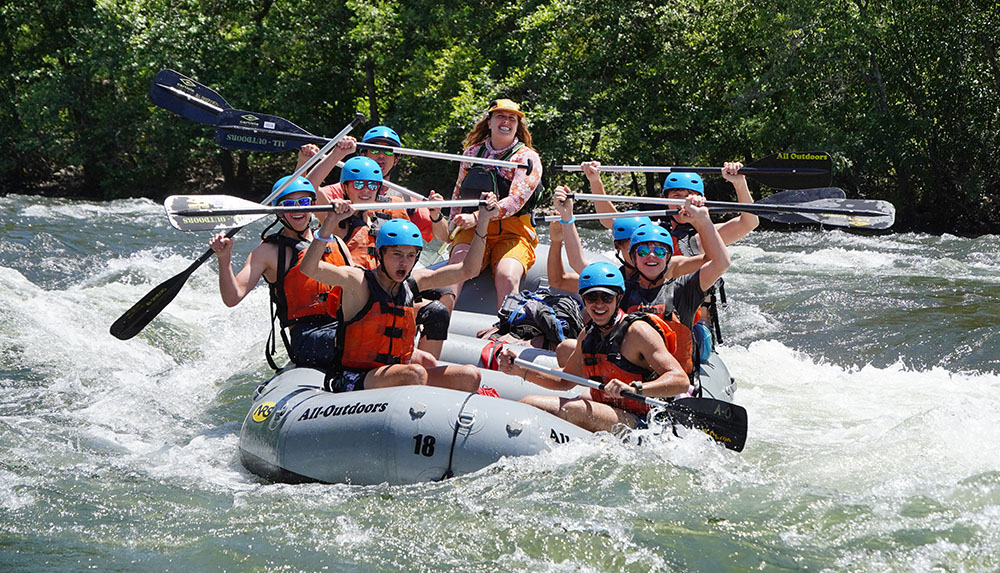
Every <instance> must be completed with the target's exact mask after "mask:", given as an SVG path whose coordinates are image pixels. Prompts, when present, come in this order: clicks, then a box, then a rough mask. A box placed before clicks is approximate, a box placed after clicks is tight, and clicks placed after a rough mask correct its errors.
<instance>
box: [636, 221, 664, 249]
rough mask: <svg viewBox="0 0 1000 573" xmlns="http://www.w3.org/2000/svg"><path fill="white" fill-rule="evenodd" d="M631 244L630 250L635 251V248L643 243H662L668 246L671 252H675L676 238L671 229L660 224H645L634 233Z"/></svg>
mask: <svg viewBox="0 0 1000 573" xmlns="http://www.w3.org/2000/svg"><path fill="white" fill-rule="evenodd" d="M630 242H631V244H630V245H629V251H630V252H634V251H635V248H636V247H637V246H639V245H640V244H641V243H660V244H663V245H666V246H667V249H668V250H669V251H670V252H673V248H674V239H673V237H671V236H670V231H668V230H666V229H664V228H663V227H661V226H660V225H644V226H642V227H639V228H637V229H636V230H635V232H633V233H632V239H631V241H630Z"/></svg>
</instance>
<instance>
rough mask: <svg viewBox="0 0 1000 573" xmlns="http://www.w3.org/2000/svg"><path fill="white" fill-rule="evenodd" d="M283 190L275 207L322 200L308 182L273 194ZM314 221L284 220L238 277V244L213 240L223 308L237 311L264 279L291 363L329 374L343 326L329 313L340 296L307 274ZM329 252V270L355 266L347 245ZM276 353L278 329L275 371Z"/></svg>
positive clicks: (297, 216) (270, 350)
mask: <svg viewBox="0 0 1000 573" xmlns="http://www.w3.org/2000/svg"><path fill="white" fill-rule="evenodd" d="M286 182H288V185H287V186H285V183H286ZM282 186H285V188H284V189H283V190H281V191H280V192H279V193H278V194H277V195H276V196H275V197H274V199H273V200H272V201H271V204H272V205H275V206H279V207H301V206H307V205H312V204H313V202H314V199H315V198H316V190H315V189H314V188H313V185H312V183H310V182H309V180H308V179H306V178H305V177H297V178H295V179H294V180H290V176H288V177H282V178H281V179H279V180H278V181H277V182H276V183H275V184H274V188H273V189H272V193H273V192H275V191H278V190H279V189H280V188H281V187H282ZM310 219H311V213H304V212H299V213H285V214H279V215H278V216H277V222H280V223H281V229H280V230H279V231H278V232H277V233H273V234H270V235H267V234H266V233H267V229H265V230H264V232H262V233H261V239H262V241H261V244H260V245H258V246H257V247H256V248H254V250H253V251H251V252H250V255H249V256H248V257H247V260H246V264H245V265H244V267H243V269H241V270H240V272H239V273H237V274H234V273H233V268H232V251H233V239H232V238H230V237H227V236H226V234H225V233H219V234H217V235H215V236H213V237H212V239H211V240H210V241H209V246H210V247H211V248H212V251H214V252H215V255H216V257H217V258H218V261H219V292H220V293H221V294H222V302H223V303H225V305H226V306H229V307H233V306H236V305H237V304H239V303H240V301H242V300H243V299H244V298H245V297H246V295H247V294H249V292H250V290H251V289H253V287H254V286H256V285H257V283H258V282H259V281H260V279H261V278H262V277H263V279H264V280H265V281H266V282H267V284H268V287H269V291H270V297H271V308H272V313H271V314H272V316H274V317H275V318H277V320H278V324H279V327H280V333H281V339H282V342H284V345H285V350H286V351H287V353H288V357H289V359H291V361H292V362H294V363H295V364H296V365H298V366H306V367H313V368H320V369H324V370H325V369H326V367H327V366H329V364H330V359H331V357H332V352H331V351H330V344H331V342H332V341H333V339H334V337H335V336H336V326H337V325H336V321H335V320H334V318H333V317H332V316H330V315H329V314H328V313H327V308H328V304H329V303H330V301H331V300H332V299H336V297H337V294H338V293H336V292H332V290H333V289H331V288H330V287H328V286H326V285H323V284H321V283H318V282H316V281H314V280H312V279H309V278H308V277H306V276H305V275H303V274H302V272H301V268H300V266H301V260H302V255H303V254H304V252H305V249H306V248H307V247H308V246H309V243H310V242H311V241H312V240H313V233H312V229H311V228H310V227H309V223H310ZM324 246H325V247H326V248H325V249H324V250H323V260H324V261H326V262H327V264H331V265H346V264H348V263H349V261H350V257H349V255H348V254H347V249H346V246H345V245H344V244H343V243H342V242H339V241H337V242H334V243H331V244H329V245H324ZM274 347H275V333H274V329H273V328H272V331H271V337H270V338H269V340H268V344H267V351H266V353H265V355H266V356H267V360H268V363H269V364H270V365H271V367H272V368H275V369H277V368H278V366H277V364H276V362H275V360H274Z"/></svg>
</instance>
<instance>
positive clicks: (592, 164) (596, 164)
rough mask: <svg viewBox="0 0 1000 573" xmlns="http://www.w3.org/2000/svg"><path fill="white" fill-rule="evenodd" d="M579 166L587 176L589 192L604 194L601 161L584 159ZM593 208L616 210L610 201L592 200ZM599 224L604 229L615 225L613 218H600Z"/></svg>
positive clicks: (605, 211) (603, 210)
mask: <svg viewBox="0 0 1000 573" xmlns="http://www.w3.org/2000/svg"><path fill="white" fill-rule="evenodd" d="M580 167H581V168H582V169H583V174H584V175H585V176H586V177H587V182H588V183H590V192H591V193H593V194H595V195H604V194H605V193H604V181H602V180H601V162H600V161H584V162H583V163H581V164H580ZM594 209H595V210H596V211H597V212H598V213H617V212H618V209H615V205H614V203H612V202H611V201H594ZM601 224H602V225H604V227H605V228H606V229H611V228H612V227H614V225H615V220H614V219H601Z"/></svg>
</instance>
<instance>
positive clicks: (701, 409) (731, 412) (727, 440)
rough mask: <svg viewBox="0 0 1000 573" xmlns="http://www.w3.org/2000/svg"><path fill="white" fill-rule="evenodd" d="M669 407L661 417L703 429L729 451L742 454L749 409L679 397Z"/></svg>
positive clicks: (714, 401) (682, 424)
mask: <svg viewBox="0 0 1000 573" xmlns="http://www.w3.org/2000/svg"><path fill="white" fill-rule="evenodd" d="M668 406H669V408H668V409H667V411H666V412H665V413H664V414H661V415H662V416H665V417H667V418H669V419H670V420H671V421H672V422H674V423H676V424H680V425H681V426H684V427H687V428H695V429H698V430H701V431H703V432H705V433H706V434H708V435H709V436H711V437H712V439H714V440H715V441H717V442H719V443H720V444H722V445H723V446H725V447H726V448H728V449H730V450H733V451H736V452H742V451H743V446H744V445H746V441H747V411H746V408H744V407H742V406H739V405H736V404H733V403H730V402H723V401H722V400H716V399H714V398H680V399H678V400H674V401H673V402H669V403H668Z"/></svg>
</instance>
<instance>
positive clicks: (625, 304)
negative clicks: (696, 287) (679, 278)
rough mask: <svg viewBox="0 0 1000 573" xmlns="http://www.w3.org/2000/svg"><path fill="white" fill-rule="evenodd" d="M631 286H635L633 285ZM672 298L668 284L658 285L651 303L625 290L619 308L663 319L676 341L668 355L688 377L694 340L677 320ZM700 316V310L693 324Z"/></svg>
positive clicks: (692, 361)
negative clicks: (674, 347) (672, 357)
mask: <svg viewBox="0 0 1000 573" xmlns="http://www.w3.org/2000/svg"><path fill="white" fill-rule="evenodd" d="M632 286H633V287H635V286H637V285H635V284H633V285H632ZM673 296H674V290H673V286H672V285H671V283H670V282H666V283H664V284H662V285H660V289H659V291H658V292H657V293H656V297H655V298H654V299H653V300H652V301H643V300H642V299H641V298H640V297H639V296H638V290H637V289H635V288H633V289H628V288H626V289H625V296H624V297H623V298H622V302H621V306H622V308H624V309H625V312H648V313H650V314H654V315H656V316H657V317H659V318H661V319H663V321H664V323H665V324H666V325H667V328H669V329H670V330H671V331H673V333H674V336H675V337H676V340H677V342H676V349H675V350H672V351H671V352H670V353H671V354H673V355H674V358H676V359H677V362H680V364H681V368H683V369H684V372H686V373H688V374H689V375H690V374H691V373H693V372H694V339H693V337H692V335H691V329H690V328H688V327H687V326H684V324H683V323H681V321H680V319H678V318H677V313H675V312H674V303H673ZM700 314H701V309H699V310H698V313H696V314H695V318H694V322H698V319H699V316H700Z"/></svg>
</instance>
